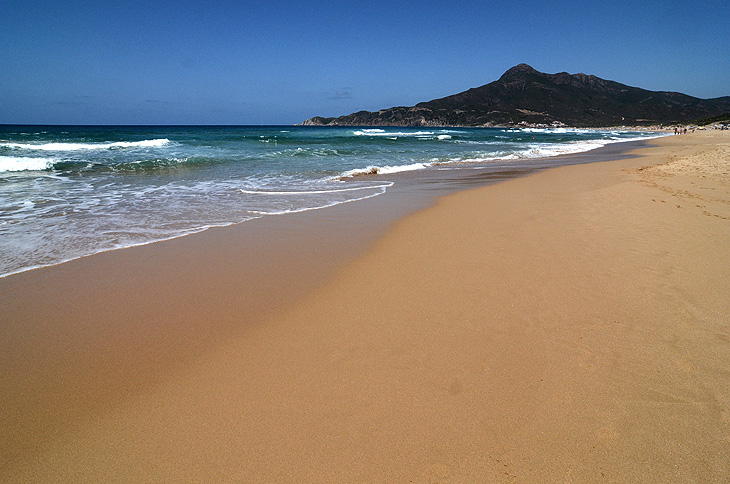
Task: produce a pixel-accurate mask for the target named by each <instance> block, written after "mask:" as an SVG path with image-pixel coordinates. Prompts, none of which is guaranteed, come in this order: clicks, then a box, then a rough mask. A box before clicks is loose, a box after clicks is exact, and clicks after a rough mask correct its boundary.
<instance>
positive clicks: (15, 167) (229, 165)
mask: <svg viewBox="0 0 730 484" xmlns="http://www.w3.org/2000/svg"><path fill="white" fill-rule="evenodd" d="M656 136H658V134H657V133H651V132H632V131H610V130H571V129H519V130H514V129H500V128H449V129H445V128H444V129H440V128H433V129H425V128H418V129H416V128H414V129H411V128H378V129H374V128H349V127H348V128H346V127H301V126H265V127H258V126H257V127H250V126H236V127H223V126H201V127H198V126H196V127H191V126H175V127H164V126H103V127H99V126H7V125H6V126H0V277H1V276H6V275H9V274H13V273H17V272H21V271H24V270H27V269H30V268H34V267H41V266H46V265H52V264H56V263H59V262H62V261H67V260H71V259H74V258H78V257H83V256H86V255H90V254H93V253H96V252H101V251H105V250H111V249H116V248H121V247H129V246H133V245H139V244H145V243H149V242H153V241H157V240H164V239H169V238H173V237H179V236H182V235H185V234H189V233H193V232H199V231H201V230H205V229H206V228H209V227H215V226H224V225H230V224H233V223H238V222H242V221H246V220H250V219H254V218H258V217H264V216H268V215H274V214H281V213H288V212H299V211H305V210H314V209H319V208H323V207H328V206H332V205H336V204H340V203H348V202H357V201H358V200H363V199H366V198H370V197H375V196H378V195H381V194H383V193H385V192H386V191H387V190H388V188H389V187H391V186H392V185H393V183H397V181H396V182H394V181H392V180H388V175H391V174H394V173H398V172H405V171H413V170H444V169H459V168H473V167H475V166H482V165H488V164H490V163H499V164H500V165H510V164H511V163H515V164H517V163H519V162H520V161H521V160H526V159H534V158H543V157H550V156H554V155H560V154H566V153H577V152H582V151H588V150H590V149H593V148H597V147H600V146H603V145H605V144H608V143H613V142H617V141H628V140H634V139H647V138H651V137H656ZM374 174H377V175H379V176H372V175H374Z"/></svg>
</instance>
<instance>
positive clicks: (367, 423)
mask: <svg viewBox="0 0 730 484" xmlns="http://www.w3.org/2000/svg"><path fill="white" fill-rule="evenodd" d="M654 143H655V144H656V146H654V147H649V148H643V149H641V150H638V151H637V152H636V153H635V154H637V155H640V156H638V157H632V158H627V159H623V160H618V161H611V162H605V163H592V164H586V165H578V166H567V167H561V168H556V169H552V170H546V171H543V172H540V173H537V174H534V175H530V176H527V177H523V178H518V179H514V180H509V181H506V182H503V183H499V184H496V185H493V186H488V187H482V188H477V189H471V190H467V191H463V192H459V193H456V194H453V195H449V196H447V197H444V198H441V199H439V200H438V202H437V203H436V204H435V206H433V207H430V208H428V209H425V210H423V211H420V212H418V213H415V214H413V215H410V216H408V217H406V218H404V219H402V220H400V221H398V222H397V223H395V224H394V226H393V227H392V228H391V229H389V230H388V232H387V233H386V234H385V235H384V236H382V237H380V238H379V239H378V240H377V241H375V242H373V243H371V244H370V246H369V247H368V248H367V250H364V251H363V253H362V254H361V255H358V256H357V257H351V255H352V254H350V255H348V256H347V257H346V256H345V255H342V257H341V259H340V260H339V264H340V267H339V268H337V269H336V270H335V269H334V268H333V269H332V270H329V269H328V270H327V271H324V272H317V273H316V276H312V278H310V279H307V278H306V274H311V273H312V271H311V268H312V267H314V266H316V265H317V263H319V262H321V261H311V264H308V263H307V261H299V260H298V259H297V257H296V254H290V255H289V256H283V257H284V258H283V259H279V258H276V257H273V256H272V255H271V254H275V253H276V252H275V251H276V250H277V249H278V250H281V247H278V248H277V247H276V246H273V247H272V246H267V245H266V244H262V245H261V247H257V248H255V250H258V251H260V253H259V255H257V258H256V259H255V260H258V261H261V262H260V263H261V264H282V267H284V266H286V273H287V274H289V278H288V279H284V280H281V281H278V280H271V281H269V282H268V283H267V284H268V285H267V284H261V285H260V286H259V287H258V288H249V287H246V281H247V280H248V279H247V278H246V276H245V274H246V273H247V272H251V271H255V270H256V267H250V266H245V264H251V262H247V261H249V260H250V259H249V258H247V257H244V256H243V255H241V256H240V259H232V260H231V259H229V258H225V259H222V260H221V259H219V257H217V256H216V254H231V253H234V252H235V250H234V247H235V245H236V244H239V243H240V242H241V241H240V239H236V238H235V237H234V236H233V235H231V234H235V229H234V230H233V231H231V230H228V229H226V230H221V231H218V232H216V234H218V235H215V237H214V238H211V236H210V234H209V235H207V236H206V235H202V236H193V237H186V238H184V239H180V240H177V241H171V242H169V243H165V244H164V245H163V244H153V245H152V246H148V247H140V248H135V249H131V250H124V251H117V252H115V253H109V254H102V255H100V256H94V257H90V258H87V259H86V260H85V261H83V262H77V263H76V264H75V265H68V268H64V266H65V265H62V266H58V267H55V268H47V269H44V270H42V271H37V272H36V271H33V272H35V273H33V272H31V273H26V274H21V275H17V276H11V277H9V278H6V279H3V280H0V293H2V294H3V295H2V296H0V302H1V303H2V304H3V306H4V307H6V308H7V309H6V310H4V315H3V316H2V317H1V318H0V319H2V323H3V329H2V331H4V332H5V333H6V336H7V337H4V338H3V340H4V341H5V343H2V344H3V346H5V347H4V348H2V349H3V351H4V353H3V354H5V355H6V356H5V357H3V359H2V360H0V361H2V365H3V372H4V373H5V374H6V375H8V376H7V378H6V379H5V383H4V384H3V388H2V391H3V394H4V395H5V396H4V397H3V399H2V401H1V402H2V407H0V410H2V415H3V416H4V417H3V418H4V424H3V427H4V430H0V433H5V434H6V437H7V438H4V439H0V440H3V441H4V442H5V444H4V446H3V447H2V451H3V453H4V459H3V460H2V461H0V462H2V466H0V481H3V482H75V483H79V482H281V483H286V482H317V483H322V482H383V483H385V482H388V483H393V482H404V483H405V482H423V483H427V482H505V483H512V482H616V483H620V482H647V483H648V482H657V483H659V482H662V483H663V482H684V483H690V482H698V483H699V482H725V481H728V480H730V463H729V462H728V456H729V455H730V373H729V372H728V361H730V318H729V317H728V314H730V258H728V257H727V248H728V247H730V137H729V136H728V135H727V133H726V132H698V133H693V134H689V135H682V136H672V137H666V138H662V139H659V140H655V142H654ZM353 205H354V204H353ZM311 243H312V244H317V243H318V242H317V241H315V240H313V241H312V242H311ZM211 244H212V245H211ZM215 244H218V245H215ZM219 246H222V247H228V249H226V250H227V251H224V252H214V251H211V250H210V249H211V248H216V247H219ZM161 248H164V251H163V250H162V249H161ZM360 248H362V247H359V248H358V250H359V249H360ZM191 254H193V255H194V256H192V257H191ZM266 254H269V256H266ZM183 256H184V257H183ZM267 257H268V258H267ZM110 267H118V268H119V269H118V270H119V271H120V275H119V277H118V278H110V277H102V279H101V280H102V281H104V284H108V285H109V287H104V288H103V289H104V294H106V295H107V296H106V297H105V299H103V300H102V301H101V302H99V303H98V306H97V307H90V306H89V302H88V301H87V300H84V301H85V305H84V307H83V308H78V307H77V306H76V305H75V304H74V299H73V297H74V296H73V294H74V291H68V293H63V292H62V291H61V292H59V291H57V290H55V289H54V290H51V289H49V288H48V287H47V285H46V284H47V281H48V279H47V278H52V277H55V276H53V274H58V273H59V271H69V272H68V273H67V274H65V275H64V277H67V278H74V277H75V278H77V280H78V278H79V276H84V279H83V280H86V281H92V280H94V277H95V271H100V272H101V271H102V270H104V271H108V270H109V268H110ZM206 267H207V269H206ZM244 267H246V269H245V270H244V269H243V268H244ZM216 275H218V276H219V277H216ZM71 280H72V279H69V281H71ZM300 280H302V281H304V283H302V285H299V284H298V281H300ZM165 282H168V284H165ZM79 284H81V288H80V289H79V287H78V286H75V287H76V289H77V290H83V289H88V290H89V291H92V290H93V287H92V286H94V284H93V283H89V282H84V283H79ZM279 284H281V285H282V286H279ZM87 286H88V287H87ZM277 287H279V291H278V292H277V291H276V290H274V289H275V288H277ZM305 289H306V290H305ZM254 292H255V294H254V295H252V294H253V293H254ZM64 294H65V295H64ZM276 294H283V295H282V296H276ZM191 295H194V296H191ZM51 296H52V299H51V298H50V297H51ZM247 296H250V297H247ZM254 296H255V297H257V298H258V299H255V298H254ZM254 299H255V300H256V301H259V302H260V301H265V302H264V303H260V304H259V303H256V304H253V303H251V301H252V300H254ZM30 301H32V308H31V307H30V304H31V302H30ZM247 301H248V302H247ZM94 315H96V318H94ZM54 321H62V322H65V323H64V324H65V325H66V326H65V327H64V328H60V329H59V328H55V329H39V326H40V325H42V324H45V325H50V324H52V323H53V322H54ZM150 321H151V322H152V324H151V325H150V323H149V322H150ZM21 323H22V324H21ZM170 334H173V335H175V336H172V337H171V336H170ZM31 336H32V338H31ZM77 341H82V342H83V345H79V344H78V343H76V342H77ZM110 341H111V342H116V344H118V345H121V346H124V345H127V346H124V347H125V348H127V350H125V351H124V352H121V353H119V352H116V353H115V351H116V350H115V348H113V347H112V348H107V347H105V345H109V344H110V343H109V342H110ZM159 342H164V344H165V348H167V349H166V350H165V349H164V348H162V349H160V348H157V347H156V344H157V343H159ZM10 345H12V347H9V346H10ZM140 348H142V349H144V348H147V350H144V351H142V350H140V351H141V352H140V355H141V356H140V357H139V358H135V356H134V354H133V353H130V351H131V350H132V349H140ZM6 350H7V351H6ZM117 350H118V348H117ZM120 354H123V355H125V356H123V357H122V356H119V355H120ZM7 355H11V356H7ZM39 355H45V356H47V357H48V358H50V360H43V359H42V358H40V357H39ZM54 355H56V356H58V355H62V356H58V359H56V360H54V359H53V358H54ZM105 355H117V356H114V357H113V358H112V357H107V356H105ZM150 355H156V356H154V357H153V356H150ZM108 358H111V359H108ZM47 361H52V362H53V361H55V362H64V365H66V366H65V367H62V368H58V367H53V368H50V367H49V363H47ZM120 368H121V369H120ZM79 374H81V375H86V377H87V378H86V379H84V380H83V381H79V380H78V375H79ZM74 375H76V376H74ZM115 375H116V376H115ZM64 378H68V379H69V380H68V382H67V384H68V385H69V387H68V388H66V389H64V380H63V379H64ZM90 378H96V379H97V380H96V383H90V381H89V379H90ZM92 381H93V380H92ZM74 388H76V389H77V390H78V391H74ZM78 395H82V396H83V398H81V397H79V396H78ZM59 409H62V411H61V410H59ZM0 436H2V434H0Z"/></svg>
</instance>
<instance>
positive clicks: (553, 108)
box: [302, 64, 730, 127]
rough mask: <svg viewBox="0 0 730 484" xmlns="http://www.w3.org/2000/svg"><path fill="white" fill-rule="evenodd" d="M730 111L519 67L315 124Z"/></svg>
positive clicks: (724, 103) (583, 120)
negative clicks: (409, 102)
mask: <svg viewBox="0 0 730 484" xmlns="http://www.w3.org/2000/svg"><path fill="white" fill-rule="evenodd" d="M729 111H730V96H725V97H720V98H714V99H700V98H696V97H692V96H688V95H686V94H681V93H678V92H665V91H649V90H646V89H641V88H638V87H631V86H627V85H625V84H621V83H618V82H614V81H608V80H605V79H601V78H599V77H596V76H592V75H586V74H568V73H567V72H560V73H558V74H546V73H543V72H539V71H537V70H535V69H533V68H532V67H530V66H528V65H527V64H519V65H517V66H515V67H513V68H511V69H509V70H508V71H507V72H505V73H504V74H503V75H502V77H500V78H499V79H498V80H496V81H494V82H490V83H489V84H485V85H483V86H481V87H475V88H472V89H469V90H467V91H464V92H461V93H458V94H454V95H451V96H446V97H443V98H440V99H434V100H432V101H428V102H422V103H418V104H416V105H415V106H410V107H409V106H397V107H392V108H389V109H382V110H380V111H359V112H356V113H352V114H348V115H346V116H340V117H331V118H327V117H321V116H315V117H312V118H309V119H307V120H306V121H304V122H303V123H302V124H304V125H313V126H513V125H517V124H546V125H570V126H594V127H597V126H616V125H657V124H675V123H682V122H687V121H690V120H693V119H698V118H704V117H710V116H717V115H720V114H723V113H726V112H729Z"/></svg>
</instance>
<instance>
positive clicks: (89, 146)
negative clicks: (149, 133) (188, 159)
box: [3, 138, 170, 151]
mask: <svg viewBox="0 0 730 484" xmlns="http://www.w3.org/2000/svg"><path fill="white" fill-rule="evenodd" d="M169 143H170V140H169V139H167V138H161V139H147V140H142V141H115V142H107V143H41V144H34V143H3V146H7V147H9V148H17V149H23V150H40V151H78V150H108V149H113V148H156V147H159V146H165V145H166V144H169Z"/></svg>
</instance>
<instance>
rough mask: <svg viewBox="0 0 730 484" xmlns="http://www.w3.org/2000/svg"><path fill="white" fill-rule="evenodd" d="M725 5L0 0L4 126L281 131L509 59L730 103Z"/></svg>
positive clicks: (435, 93) (471, 78) (473, 79)
mask: <svg viewBox="0 0 730 484" xmlns="http://www.w3.org/2000/svg"><path fill="white" fill-rule="evenodd" d="M729 19H730V2H728V1H727V0H722V1H694V2H689V1H681V2H680V1H661V2H653V1H641V0H639V1H631V2H628V1H613V2H612V1H601V2H587V1H585V0H584V1H564V2H560V1H550V2H548V1H540V2H531V1H514V0H512V1H497V2H489V1H475V2H467V1H464V2H461V1H458V0H454V1H449V2H432V1H417V2H416V1H414V2H408V1H399V2H397V1H393V2H382V1H378V0H368V1H364V2H350V1H346V0H340V1H317V0H309V1H298V2H288V1H285V2H281V1H280V2H277V1H269V2H264V1H262V2H259V1H228V0H222V1H216V2H213V1H200V0H187V1H177V2H176V1H161V0H145V1H139V0H126V1H117V0H90V1H78V0H77V1H74V0H68V1H60V0H44V1H38V2H34V1H29V0H5V1H4V2H3V5H2V6H1V7H0V123H31V124H292V123H299V122H301V121H303V120H304V119H306V118H309V117H312V116H315V115H323V116H336V115H337V116H338V115H343V114H349V113H351V112H354V111H359V110H362V109H366V110H377V109H382V108H388V107H391V106H397V105H412V104H415V103H417V102H420V101H428V100H431V99H434V98H438V97H443V96H447V95H449V94H455V93H457V92H460V91H463V90H466V89H468V88H471V87H476V86H480V85H483V84H486V83H488V82H491V81H494V80H496V79H497V78H499V76H500V75H501V74H502V73H503V72H504V71H505V70H507V69H508V68H510V67H512V66H513V65H516V64H519V63H522V62H524V63H527V64H530V65H532V66H533V67H534V68H536V69H537V70H539V71H542V72H548V73H555V72H561V71H567V72H570V73H576V72H583V73H586V74H595V75H597V76H599V77H603V78H605V79H611V80H615V81H618V82H622V83H624V84H629V85H632V86H638V87H643V88H646V89H651V90H665V91H679V92H683V93H686V94H690V95H692V96H697V97H703V98H708V97H719V96H727V95H730V20H729Z"/></svg>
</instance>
